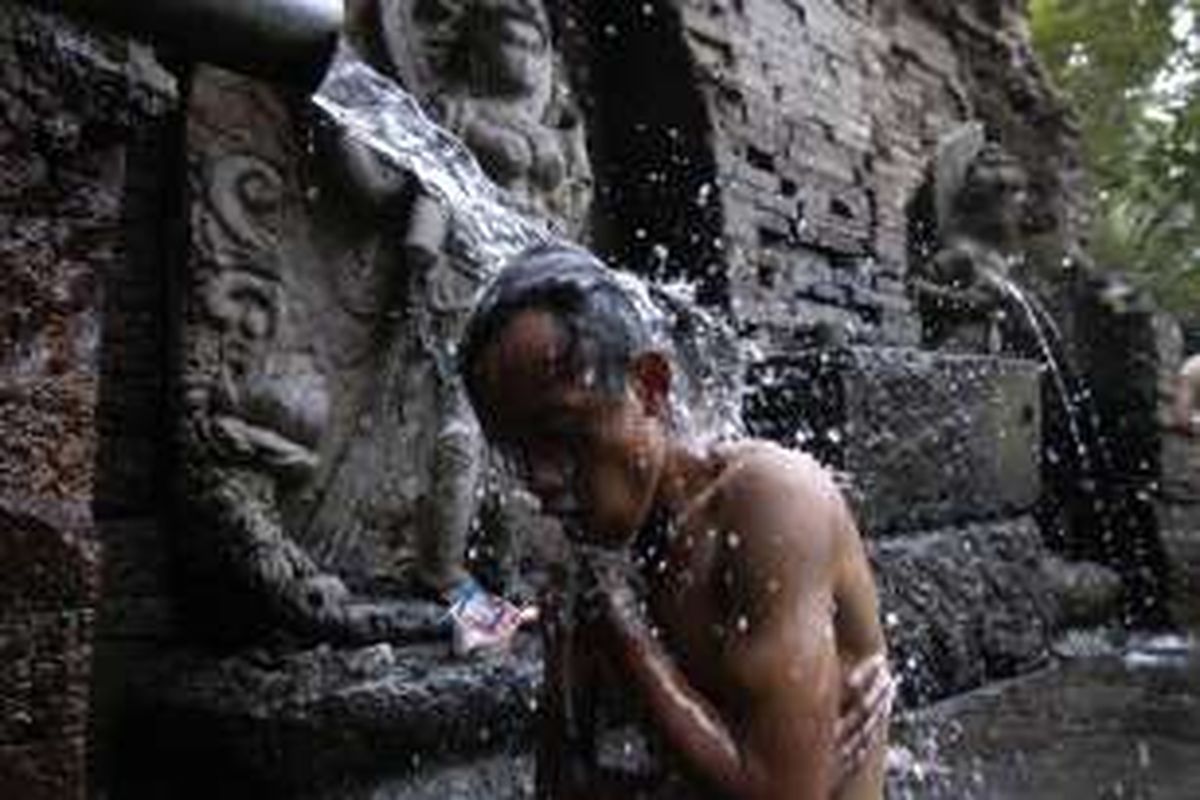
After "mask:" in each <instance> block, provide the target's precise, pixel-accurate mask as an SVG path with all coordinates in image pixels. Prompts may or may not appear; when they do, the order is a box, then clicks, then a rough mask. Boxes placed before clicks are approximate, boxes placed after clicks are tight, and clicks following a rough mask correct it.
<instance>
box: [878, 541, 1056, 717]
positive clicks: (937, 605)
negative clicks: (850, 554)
mask: <svg viewBox="0 0 1200 800" xmlns="http://www.w3.org/2000/svg"><path fill="white" fill-rule="evenodd" d="M872 545H873V546H872V552H871V561H872V565H873V567H874V569H875V574H876V580H877V581H878V585H879V593H880V605H881V610H882V613H883V618H884V625H885V629H886V634H887V637H888V642H889V647H890V648H891V653H892V662H893V664H894V665H895V666H896V667H897V668H898V669H899V671H900V674H901V675H902V677H903V684H902V690H903V700H904V702H905V704H907V705H923V704H925V703H929V702H932V701H934V700H937V699H940V698H942V697H947V696H949V695H951V694H955V693H958V692H963V691H966V690H968V689H972V688H975V687H977V686H980V685H982V684H983V683H985V682H986V681H989V680H995V679H998V678H1004V677H1011V676H1013V675H1016V674H1018V673H1021V672H1024V671H1027V670H1029V669H1032V668H1033V667H1035V666H1037V665H1039V664H1041V663H1043V662H1044V661H1045V659H1046V658H1047V656H1048V653H1049V646H1050V642H1051V641H1052V638H1053V636H1052V634H1053V630H1054V625H1055V621H1056V619H1057V618H1058V615H1059V611H1058V608H1057V598H1056V594H1055V590H1054V586H1053V583H1052V581H1051V576H1050V575H1049V574H1048V573H1047V571H1046V569H1045V566H1044V565H1045V564H1046V560H1047V558H1048V555H1049V554H1048V553H1047V551H1046V550H1045V547H1044V545H1043V544H1042V540H1041V534H1040V532H1039V531H1038V529H1037V525H1036V524H1035V523H1034V521H1033V520H1032V518H1030V517H1019V518H1016V519H1012V520H1002V521H999V522H990V523H978V524H970V525H965V526H961V527H952V528H945V529H940V530H937V531H932V532H927V533H923V534H921V535H919V536H912V537H906V538H902V539H893V540H886V541H881V542H874V543H872Z"/></svg>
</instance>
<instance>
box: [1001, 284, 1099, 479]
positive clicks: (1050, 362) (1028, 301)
mask: <svg viewBox="0 0 1200 800" xmlns="http://www.w3.org/2000/svg"><path fill="white" fill-rule="evenodd" d="M982 274H983V277H984V278H985V279H986V280H987V281H989V282H990V283H991V284H992V285H994V286H995V287H996V288H997V289H998V290H999V291H1000V292H1001V294H1003V295H1004V296H1005V297H1007V298H1009V300H1011V301H1012V302H1013V304H1014V305H1016V307H1017V308H1019V309H1020V310H1021V313H1022V315H1023V316H1024V317H1025V321H1026V323H1027V324H1028V329H1029V330H1030V331H1031V332H1032V333H1033V335H1034V338H1035V339H1036V340H1037V345H1038V349H1039V350H1040V351H1041V352H1040V355H1041V357H1042V362H1043V363H1044V364H1045V365H1046V369H1047V371H1048V373H1049V375H1050V380H1051V381H1053V383H1054V390H1055V392H1056V394H1057V395H1058V398H1059V400H1060V402H1061V403H1062V406H1063V412H1064V415H1065V417H1066V420H1067V428H1068V430H1069V432H1070V434H1071V442H1072V444H1073V445H1074V447H1075V453H1076V455H1078V456H1079V464H1080V468H1081V471H1082V473H1083V474H1084V475H1087V476H1094V475H1095V466H1096V465H1095V464H1094V463H1093V460H1092V453H1091V450H1090V448H1089V446H1088V443H1087V440H1086V438H1085V437H1084V435H1083V426H1082V424H1081V422H1080V413H1081V409H1080V407H1079V401H1078V398H1076V397H1075V396H1074V394H1073V393H1072V392H1071V390H1070V387H1069V386H1068V384H1067V377H1066V372H1065V369H1064V366H1063V363H1062V360H1061V359H1060V358H1059V355H1058V349H1059V343H1060V342H1061V341H1062V333H1061V332H1060V331H1059V330H1058V326H1057V325H1055V323H1054V319H1053V317H1051V316H1050V314H1049V313H1047V312H1046V310H1045V309H1044V308H1041V307H1040V304H1039V303H1038V301H1037V300H1036V299H1034V298H1033V297H1031V296H1030V295H1029V294H1028V293H1026V292H1025V291H1024V290H1023V289H1022V288H1021V287H1020V286H1018V285H1017V284H1016V283H1015V282H1014V281H1013V280H1012V279H1011V278H1009V277H1008V276H1007V275H1004V274H1003V273H1001V272H1000V271H999V270H995V269H991V268H987V267H985V268H984V269H983V270H982Z"/></svg>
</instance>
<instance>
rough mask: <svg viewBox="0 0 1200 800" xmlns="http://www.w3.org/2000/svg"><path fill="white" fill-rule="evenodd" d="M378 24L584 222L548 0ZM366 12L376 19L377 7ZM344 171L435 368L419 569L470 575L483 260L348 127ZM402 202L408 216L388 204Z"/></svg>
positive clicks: (401, 16) (394, 59)
mask: <svg viewBox="0 0 1200 800" xmlns="http://www.w3.org/2000/svg"><path fill="white" fill-rule="evenodd" d="M375 11H376V14H375V16H374V23H375V24H374V28H373V29H372V30H367V31H359V32H358V33H359V35H358V39H359V41H360V42H361V43H362V44H361V47H362V49H363V50H364V51H365V52H366V53H367V54H368V56H369V58H370V60H372V61H373V62H374V63H375V65H376V66H377V67H379V68H381V69H382V70H383V71H384V72H385V73H387V74H390V75H391V76H392V77H393V78H395V79H396V80H397V81H398V82H401V83H404V84H406V85H407V86H408V87H409V88H410V89H411V90H414V91H416V92H417V93H418V94H419V95H421V96H423V97H425V98H426V100H427V104H428V106H429V107H430V108H431V109H432V110H433V111H434V112H435V115H436V116H437V117H438V119H439V120H440V122H441V123H442V124H443V125H445V126H446V127H447V128H448V129H449V130H451V131H452V132H454V133H455V134H457V135H458V136H459V137H460V138H461V139H462V140H463V142H464V143H465V144H467V146H468V147H469V148H470V149H471V151H472V153H473V154H474V155H475V156H476V158H478V159H479V161H480V164H481V165H482V166H483V168H484V170H485V171H486V172H487V174H488V175H489V176H490V177H491V178H492V179H493V180H495V181H496V182H497V183H498V184H499V185H500V186H502V187H504V188H506V189H508V190H509V191H510V193H511V195H512V197H513V199H514V200H515V201H516V205H517V207H518V208H521V209H524V210H525V211H527V212H529V213H532V214H537V215H539V216H542V217H546V218H549V219H550V220H551V221H552V222H553V223H554V224H555V225H556V226H557V227H558V229H559V230H560V231H563V232H566V233H569V234H573V235H579V234H580V233H581V231H582V228H583V224H584V222H585V217H586V212H587V208H588V205H589V203H590V187H591V176H590V172H589V168H588V162H587V158H586V153H585V150H584V139H583V126H582V124H581V120H580V119H579V117H578V115H577V114H576V113H575V112H574V110H573V109H572V108H571V106H570V104H569V102H568V97H567V92H566V84H565V82H564V80H563V76H562V70H561V68H560V66H559V65H558V64H557V61H556V57H555V52H554V50H553V48H552V44H551V30H550V23H549V18H548V16H547V14H546V10H545V8H544V6H543V5H542V4H541V2H540V1H539V0H469V1H465V0H415V1H414V0H379V2H378V3H377V6H376V8H375ZM366 19H368V20H370V19H371V17H370V15H367V17H366ZM331 150H332V152H330V153H329V155H330V156H331V157H332V158H333V159H334V160H335V161H336V162H337V164H336V165H335V168H334V172H335V173H336V175H337V176H338V178H339V180H338V181H337V182H338V183H339V184H340V185H342V186H343V187H345V188H348V189H349V190H350V192H351V193H352V194H353V195H355V196H356V197H357V200H358V201H360V202H362V201H365V203H366V205H367V206H368V207H370V208H371V209H373V210H374V212H375V215H376V219H377V220H378V226H377V228H376V230H375V231H372V232H371V234H370V235H376V236H382V237H384V238H385V239H388V240H390V241H389V242H388V243H387V244H386V245H385V246H384V248H383V251H384V252H386V253H387V254H388V255H389V256H390V258H391V259H393V260H394V261H395V262H397V263H395V264H384V265H381V266H382V268H384V269H388V270H393V271H399V272H403V273H406V275H407V281H406V282H407V294H408V298H407V302H406V304H405V306H406V313H407V314H408V317H409V319H408V322H409V324H408V326H407V330H408V334H409V335H411V336H412V337H413V339H414V340H415V345H416V347H415V348H414V353H415V357H416V358H417V359H418V360H419V361H421V362H423V363H424V366H425V367H426V369H427V370H428V372H429V374H430V375H431V377H432V381H431V384H432V390H431V395H432V397H431V398H428V400H430V401H431V402H432V411H433V414H432V416H433V420H432V422H433V425H434V427H435V428H436V434H435V436H434V439H433V442H432V456H431V459H430V461H429V471H428V475H427V476H426V480H427V484H428V485H427V489H426V492H425V498H424V499H425V502H424V513H423V514H421V515H420V522H419V524H418V530H417V532H416V538H417V556H418V558H417V560H418V573H419V578H420V579H421V582H422V583H423V584H425V585H426V586H427V587H428V588H433V589H436V590H439V591H444V590H445V589H447V588H448V587H450V586H453V585H455V584H456V583H458V582H460V581H461V580H462V579H463V578H465V576H466V573H465V571H464V569H463V566H462V561H463V553H464V550H465V548H466V541H467V535H468V532H469V529H470V526H471V524H472V520H473V519H474V517H475V516H476V512H477V506H478V502H479V497H480V494H481V493H480V491H479V489H480V482H481V480H482V474H483V472H484V470H485V467H484V449H483V443H482V439H481V437H480V434H479V431H478V427H477V424H476V421H475V419H474V416H473V414H472V412H471V410H470V408H469V407H468V404H467V401H466V398H465V396H464V394H463V392H462V388H461V386H460V385H459V381H458V377H457V375H456V374H455V366H454V355H453V347H454V343H455V342H456V341H457V338H458V335H459V333H460V330H461V326H462V324H463V323H464V322H465V319H466V315H467V312H468V311H469V309H470V306H471V303H472V301H473V299H474V297H475V294H476V292H477V290H478V288H479V285H478V281H479V278H478V277H477V276H478V275H479V274H480V270H479V269H478V268H476V267H474V266H473V265H470V264H466V263H464V261H463V259H464V256H462V255H461V254H458V253H451V252H449V250H448V247H447V245H448V231H449V228H450V225H451V224H452V221H451V219H450V214H449V213H448V210H447V209H444V208H443V207H442V206H441V205H440V203H439V201H437V200H436V199H434V198H433V197H431V196H429V195H427V194H425V193H424V192H423V191H422V190H421V189H420V188H419V187H418V186H417V185H415V182H414V181H410V180H408V179H406V176H403V175H399V174H397V173H396V172H395V170H393V168H391V167H390V166H388V165H386V164H384V163H382V162H380V161H379V159H377V158H376V157H375V156H373V155H372V154H371V153H369V152H368V151H366V150H364V149H363V148H362V147H361V146H360V145H358V144H357V143H354V142H352V141H350V140H348V139H346V138H345V137H341V138H339V140H338V141H336V142H334V143H333V145H332V148H331ZM397 208H400V209H403V212H402V215H403V221H402V222H401V223H400V224H399V225H398V226H396V225H395V224H393V223H391V221H390V219H389V215H390V214H391V213H392V211H393V210H394V209H397Z"/></svg>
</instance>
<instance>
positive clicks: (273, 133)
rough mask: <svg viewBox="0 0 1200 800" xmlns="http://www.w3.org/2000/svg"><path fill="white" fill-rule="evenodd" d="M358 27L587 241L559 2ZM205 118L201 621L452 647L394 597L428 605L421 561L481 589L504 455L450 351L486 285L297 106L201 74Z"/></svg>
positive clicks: (441, 231)
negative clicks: (431, 640) (473, 542)
mask: <svg viewBox="0 0 1200 800" xmlns="http://www.w3.org/2000/svg"><path fill="white" fill-rule="evenodd" d="M352 11H354V12H355V13H353V14H352V16H351V19H352V21H353V27H352V28H351V31H350V36H351V39H352V40H353V41H354V42H356V44H357V46H359V47H360V48H361V50H362V51H363V53H364V55H365V56H366V57H367V58H368V60H370V61H371V62H372V63H373V64H374V65H375V66H376V67H378V68H381V69H383V70H384V71H385V72H386V73H387V74H389V75H391V76H392V77H393V78H395V79H396V80H397V81H398V82H399V83H402V84H404V85H405V86H406V87H407V88H409V89H410V90H412V91H414V92H416V93H417V94H418V96H420V97H422V98H424V100H425V101H426V103H427V105H428V106H429V107H430V108H431V109H432V110H433V111H435V112H436V115H437V116H439V117H440V119H441V121H442V122H443V124H445V125H446V126H447V127H449V128H450V129H451V130H452V131H454V132H455V133H457V134H459V135H460V136H461V137H462V138H463V139H464V141H465V142H466V143H467V144H468V145H469V146H470V147H471V149H472V151H473V152H474V153H475V154H476V156H477V157H478V158H479V160H480V162H481V164H482V165H483V166H484V167H485V169H486V170H487V171H488V173H489V174H490V175H491V176H492V177H493V178H494V179H495V180H496V181H497V183H499V184H500V185H501V186H503V187H505V188H507V189H508V190H510V192H511V193H512V195H513V198H514V200H515V202H516V204H517V205H518V206H519V207H521V208H523V209H524V210H525V211H527V212H528V213H531V214H539V215H542V216H546V217H548V218H550V219H551V220H553V221H554V222H555V224H556V225H557V227H558V228H559V230H561V231H563V232H564V233H568V234H572V235H579V234H580V232H581V231H582V229H583V227H584V224H585V222H586V213H587V208H588V205H589V201H590V186H591V176H590V172H589V169H588V164H587V159H586V155H585V151H584V144H583V142H584V140H583V126H582V124H581V121H580V119H579V117H578V115H577V114H576V113H575V112H574V111H573V109H572V108H571V105H570V103H569V102H568V95H567V91H566V84H565V82H564V79H563V71H562V69H561V68H560V65H559V64H558V63H557V60H556V55H555V52H554V50H553V47H552V45H551V29H550V24H549V20H548V17H547V14H546V10H545V7H544V6H543V5H542V4H541V3H540V2H531V1H530V0H473V1H472V2H463V1H461V0H370V2H369V3H359V4H356V5H355V6H354V7H353V8H352ZM368 11H369V12H370V13H365V12H368ZM192 106H193V107H192V112H191V116H192V123H191V126H190V127H191V133H190V134H189V137H190V141H191V143H190V145H189V147H190V150H191V158H192V161H193V170H192V171H193V181H192V183H193V186H192V194H193V198H192V204H191V208H192V212H191V214H192V219H191V231H192V247H191V251H192V255H191V271H190V275H191V277H190V283H189V285H188V286H187V287H185V291H184V300H185V309H184V320H183V333H182V342H181V343H182V346H183V353H182V357H183V362H182V370H181V371H182V380H181V389H182V407H181V409H180V411H181V413H182V417H183V425H182V426H181V430H182V437H181V451H180V455H181V462H182V464H181V467H182V468H181V470H180V476H181V486H180V491H181V496H182V498H183V503H182V505H181V506H180V507H181V509H182V512H183V513H182V515H181V518H180V520H179V522H180V525H179V529H180V535H179V536H177V537H176V538H177V540H178V544H179V547H178V549H179V555H180V558H179V559H178V562H179V564H180V565H181V568H182V571H183V576H182V577H183V578H184V580H183V581H182V584H181V585H182V587H183V589H184V591H183V593H182V594H183V595H184V600H185V601H186V602H189V603H192V604H193V607H194V609H195V611H196V613H194V614H191V615H190V616H191V617H192V618H193V619H194V620H196V621H198V622H201V623H208V624H209V625H210V627H211V628H212V630H211V631H209V633H213V634H217V635H219V636H220V637H221V638H235V639H237V640H238V641H259V640H261V639H262V637H263V636H266V635H268V633H269V632H272V631H276V632H278V631H283V632H287V633H290V634H292V635H294V636H298V637H300V638H301V639H303V640H308V641H314V640H321V641H340V642H367V641H377V640H380V639H393V640H394V639H403V638H408V637H411V636H421V637H424V636H427V635H429V634H430V633H432V632H435V631H438V630H442V623H441V622H439V620H440V619H441V616H440V614H441V612H440V611H439V610H438V609H436V608H434V607H432V606H425V605H421V604H413V603H407V602H403V603H402V602H395V601H392V600H385V599H380V595H381V593H389V594H390V593H394V591H395V589H396V588H397V586H409V587H411V584H409V583H407V581H406V580H402V581H401V582H400V583H397V579H398V578H402V577H404V578H406V577H407V576H406V573H407V571H409V569H410V568H411V566H412V565H411V561H412V559H413V556H414V552H413V551H414V550H415V561H416V569H415V572H416V577H418V578H419V579H420V583H421V584H424V586H425V588H427V589H433V590H435V591H444V590H446V589H447V588H449V587H450V586H452V585H454V584H456V583H458V582H459V581H461V580H462V579H463V578H465V577H466V575H467V573H466V570H465V568H464V564H463V562H464V553H465V550H466V544H467V537H468V533H469V532H470V530H471V526H472V524H473V520H474V519H475V517H476V516H477V511H478V506H479V504H480V498H481V496H483V495H484V494H485V493H484V492H483V491H481V487H482V485H483V484H484V483H486V481H485V480H484V475H483V473H484V472H485V458H484V450H483V445H482V440H481V437H480V435H479V432H478V430H477V425H476V422H475V420H474V418H473V416H472V414H471V412H470V409H469V408H468V406H467V403H466V400H465V397H464V396H463V393H462V390H461V388H460V386H459V385H458V379H457V376H456V373H455V366H454V356H453V343H454V342H455V341H456V340H457V337H458V333H459V329H460V326H461V324H462V323H463V321H464V320H465V316H466V312H467V310H468V309H469V306H470V304H471V302H472V301H473V299H474V296H475V293H476V291H477V289H478V281H479V277H478V276H479V275H480V272H481V271H480V270H479V269H478V267H477V265H473V264H469V263H466V262H465V260H464V258H465V257H464V256H463V255H462V254H460V253H458V252H456V251H454V250H453V248H451V247H450V245H449V241H450V238H451V237H450V235H449V234H450V231H451V226H452V225H453V220H452V215H451V214H450V213H449V212H448V209H444V208H442V206H441V205H440V204H439V201H437V200H436V199H434V198H433V197H432V196H430V195H427V194H425V193H424V192H423V191H422V190H421V189H420V186H419V184H418V183H417V181H415V180H414V179H413V177H412V176H410V175H407V174H404V173H403V172H401V171H400V170H398V169H396V168H394V167H392V166H390V165H388V164H386V163H384V162H382V161H381V160H380V159H379V158H378V157H376V156H375V155H374V154H373V153H371V152H369V151H367V150H365V149H364V148H363V147H362V146H360V145H358V144H357V143H355V142H353V141H352V140H350V139H349V138H348V137H346V136H344V135H343V134H341V133H340V132H338V131H334V130H329V129H325V128H322V127H320V126H319V125H318V126H312V125H311V124H310V122H309V121H308V120H305V119H304V118H303V115H298V114H296V113H295V109H293V108H291V107H290V106H289V104H288V102H287V100H286V98H285V97H284V96H283V95H282V94H281V93H279V92H275V91H273V90H269V89H267V88H265V87H262V86H261V85H255V84H253V83H252V82H249V81H245V80H243V79H233V78H230V77H222V76H221V75H220V74H217V73H214V72H203V73H202V74H201V75H200V76H199V78H198V80H197V90H196V91H195V92H194V95H193V102H192ZM310 143H311V145H312V146H311V147H310V148H307V149H306V148H305V147H304V145H306V144H310ZM503 494H507V493H503ZM502 516H504V517H509V516H510V515H508V514H507V511H505V513H504V514H502ZM498 527H501V528H503V527H504V525H503V524H501V525H499V526H498ZM508 527H509V528H511V527H512V525H511V524H510V525H509V526H508Z"/></svg>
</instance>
